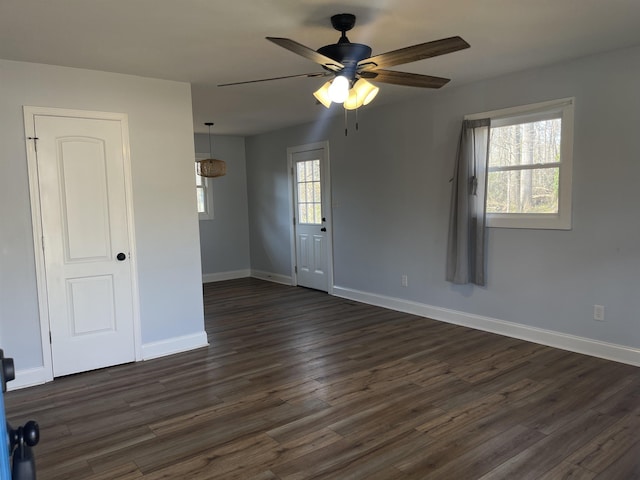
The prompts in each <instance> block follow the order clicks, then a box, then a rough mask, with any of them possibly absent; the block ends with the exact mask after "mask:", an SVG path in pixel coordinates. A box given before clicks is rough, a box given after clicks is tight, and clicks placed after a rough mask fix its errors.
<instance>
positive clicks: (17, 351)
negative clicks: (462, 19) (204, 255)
mask: <svg viewBox="0 0 640 480" xmlns="http://www.w3.org/2000/svg"><path fill="white" fill-rule="evenodd" d="M0 86H1V87H0V145H2V153H1V158H0V225H1V227H0V248H1V250H0V346H1V347H2V348H4V350H5V353H6V354H7V355H8V356H12V357H14V359H15V362H16V367H17V368H18V369H37V368H38V367H40V366H42V365H43V359H42V351H41V343H40V326H39V325H40V319H39V317H38V301H37V291H36V274H35V260H34V252H33V237H32V229H31V209H30V200H29V186H28V176H27V161H26V150H25V140H24V123H23V114H22V106H23V105H31V106H43V107H60V108H68V109H82V110H98V111H109V112H121V113H126V114H128V118H129V133H130V146H131V164H132V181H133V207H134V220H135V236H136V252H137V257H138V258H137V261H138V273H139V278H138V280H139V290H140V314H141V327H142V343H143V344H149V343H154V342H160V341H165V340H168V339H172V338H179V337H183V336H188V335H191V334H198V333H200V332H203V331H204V318H203V308H202V287H201V270H200V253H199V239H198V223H197V213H196V207H195V195H194V191H193V189H194V187H193V165H192V164H190V163H186V162H184V161H183V159H192V158H193V156H194V148H193V123H192V122H193V120H192V112H191V90H190V86H189V85H188V84H186V83H180V82H169V81H164V80H154V79H148V78H141V77H134V76H127V75H118V74H111V73H105V72H97V71H89V70H81V69H73V68H65V67H55V66H49V65H39V64H31V63H22V62H12V61H5V60H0Z"/></svg>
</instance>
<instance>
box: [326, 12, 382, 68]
mask: <svg viewBox="0 0 640 480" xmlns="http://www.w3.org/2000/svg"><path fill="white" fill-rule="evenodd" d="M355 24H356V16H355V15H353V14H351V13H339V14H337V15H333V16H332V17H331V25H333V28H335V29H336V30H338V31H339V32H340V33H342V35H341V36H340V39H339V40H338V43H334V44H331V45H325V46H324V47H320V48H319V49H318V50H317V52H318V53H321V54H322V55H325V56H327V57H329V58H331V59H333V60H335V61H336V62H340V63H341V64H342V65H344V66H345V68H344V70H343V71H342V74H346V75H347V76H349V77H351V79H352V80H353V78H354V77H355V74H356V69H357V66H358V62H359V61H360V60H364V59H365V58H369V57H370V56H371V47H369V46H368V45H363V44H362V43H351V42H350V41H349V39H348V38H347V36H346V35H345V32H348V31H349V30H351V29H352V28H353V26H354V25H355Z"/></svg>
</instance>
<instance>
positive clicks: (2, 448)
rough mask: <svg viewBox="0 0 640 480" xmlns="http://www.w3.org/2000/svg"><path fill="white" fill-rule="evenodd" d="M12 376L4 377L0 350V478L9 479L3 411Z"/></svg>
mask: <svg viewBox="0 0 640 480" xmlns="http://www.w3.org/2000/svg"><path fill="white" fill-rule="evenodd" d="M11 370H12V372H11V376H12V375H13V364H12V365H11ZM12 379H13V377H12V378H7V379H5V368H4V355H3V352H2V350H0V382H1V383H2V393H0V480H11V465H10V460H9V444H8V443H7V442H8V439H9V434H8V433H7V417H6V416H5V412H4V392H5V391H6V389H7V388H6V387H7V381H9V380H12Z"/></svg>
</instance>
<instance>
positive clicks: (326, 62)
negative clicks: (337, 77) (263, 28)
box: [266, 37, 344, 72]
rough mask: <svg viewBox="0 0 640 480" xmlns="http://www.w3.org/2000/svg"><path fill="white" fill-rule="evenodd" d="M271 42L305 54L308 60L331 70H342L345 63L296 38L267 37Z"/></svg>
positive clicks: (302, 54) (299, 53)
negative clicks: (317, 50)
mask: <svg viewBox="0 0 640 480" xmlns="http://www.w3.org/2000/svg"><path fill="white" fill-rule="evenodd" d="M266 38H267V40H269V41H270V42H273V43H275V44H276V45H279V46H280V47H282V48H286V49H287V50H289V51H290V52H293V53H297V54H298V55H301V56H303V57H304V58H306V59H307V60H311V61H312V62H315V63H317V64H320V65H322V66H323V67H325V68H328V69H329V70H332V71H334V72H337V71H338V70H342V69H343V68H344V65H343V64H341V63H340V62H337V61H335V60H333V59H332V58H329V57H327V56H326V55H322V54H321V53H318V52H316V51H315V50H313V49H311V48H309V47H305V46H304V45H302V44H301V43H298V42H296V41H295V40H291V39H289V38H279V37H266Z"/></svg>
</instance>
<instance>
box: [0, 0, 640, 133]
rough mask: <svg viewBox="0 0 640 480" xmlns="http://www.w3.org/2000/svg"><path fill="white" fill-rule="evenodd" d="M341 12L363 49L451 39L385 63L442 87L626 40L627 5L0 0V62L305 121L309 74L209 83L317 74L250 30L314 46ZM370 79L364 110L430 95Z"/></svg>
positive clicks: (197, 107)
mask: <svg viewBox="0 0 640 480" xmlns="http://www.w3.org/2000/svg"><path fill="white" fill-rule="evenodd" d="M345 12H346V13H354V14H356V16H357V22H356V26H355V28H354V30H352V31H351V32H349V33H348V36H349V39H350V40H351V41H352V42H358V43H366V44H368V45H370V46H371V47H372V49H373V54H379V53H383V52H386V51H389V50H395V49H397V48H401V47H405V46H407V45H413V44H417V43H423V42H428V41H431V40H437V39H439V38H443V37H450V36H453V35H460V36H461V37H463V38H464V39H465V40H466V41H467V42H469V43H470V44H471V48H470V49H467V50H464V51H461V52H456V53H453V54H450V55H445V56H442V57H437V58H432V59H427V60H422V61H419V62H415V63H411V64H407V65H400V66H398V67H394V69H395V70H402V71H407V72H414V73H422V74H428V75H436V76H442V77H447V78H451V79H452V81H451V82H450V83H449V84H448V85H446V86H445V87H443V89H447V88H451V87H454V86H456V85H461V84H464V83H468V82H472V81H476V80H480V79H484V78H490V77H495V76H497V75H501V74H504V73H508V72H513V71H518V70H523V69H528V68H532V67H536V66H540V65H544V64H551V63H556V62H561V61H565V60H568V59H572V58H577V57H581V56H585V55H590V54H593V53H599V52H604V51H608V50H613V49H617V48H621V47H628V46H633V45H640V28H639V26H638V25H639V24H640V0H395V1H394V0H346V1H345V2H344V3H339V2H335V1H332V0H0V58H4V59H8V60H19V61H27V62H38V63H48V64H54V65H65V66H70V67H80V68H88V69H96V70H104V71H110V72H119V73H127V74H133V75H140V76H146V77H156V78H163V79H170V80H179V81H185V82H190V83H191V84H192V93H193V115H194V129H195V130H196V131H197V132H206V127H204V125H203V123H204V122H206V121H213V122H215V126H214V127H213V133H215V134H235V135H251V134H255V133H260V132H265V131H269V130H274V129H277V128H280V127H283V126H287V125H293V124H297V123H302V122H305V121H311V120H313V119H314V118H315V117H316V116H317V115H318V114H319V113H320V112H321V110H322V109H324V107H322V106H319V105H316V103H315V100H314V98H313V97H312V95H311V93H312V92H313V91H314V90H315V89H316V88H318V87H319V86H320V85H321V84H322V83H323V79H318V78H295V79H288V80H278V81H272V82H264V83H256V84H249V85H241V86H233V87H217V84H219V83H225V82H234V81H244V80H254V79H261V78H269V77H275V76H281V75H295V74H299V73H309V72H318V71H321V68H319V67H317V66H316V65H315V64H313V63H312V62H310V61H309V60H305V59H304V58H302V57H298V56H297V55H295V54H293V53H291V52H289V51H287V50H285V49H283V48H280V47H278V46H276V45H274V44H272V43H271V42H268V41H267V40H265V39H264V37H266V36H275V37H287V38H291V39H293V40H296V41H297V42H300V43H302V44H304V45H307V46H309V47H311V48H313V49H317V48H319V47H321V46H323V45H326V44H330V43H335V42H336V41H337V39H338V37H339V35H340V34H339V32H336V31H335V30H333V29H332V27H331V24H330V20H329V18H330V17H331V15H333V14H335V13H345ZM380 87H381V90H380V94H379V95H378V97H377V98H376V100H375V101H374V103H373V104H371V105H370V106H369V107H365V108H371V107H372V106H374V104H383V103H386V102H391V101H397V100H400V99H406V98H410V97H411V96H415V95H434V94H435V95H437V94H438V93H437V92H438V91H431V90H425V89H417V88H412V87H399V86H392V85H386V84H380ZM0 89H1V85H0ZM0 95H1V90H0ZM336 113H338V110H337V109H336Z"/></svg>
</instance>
